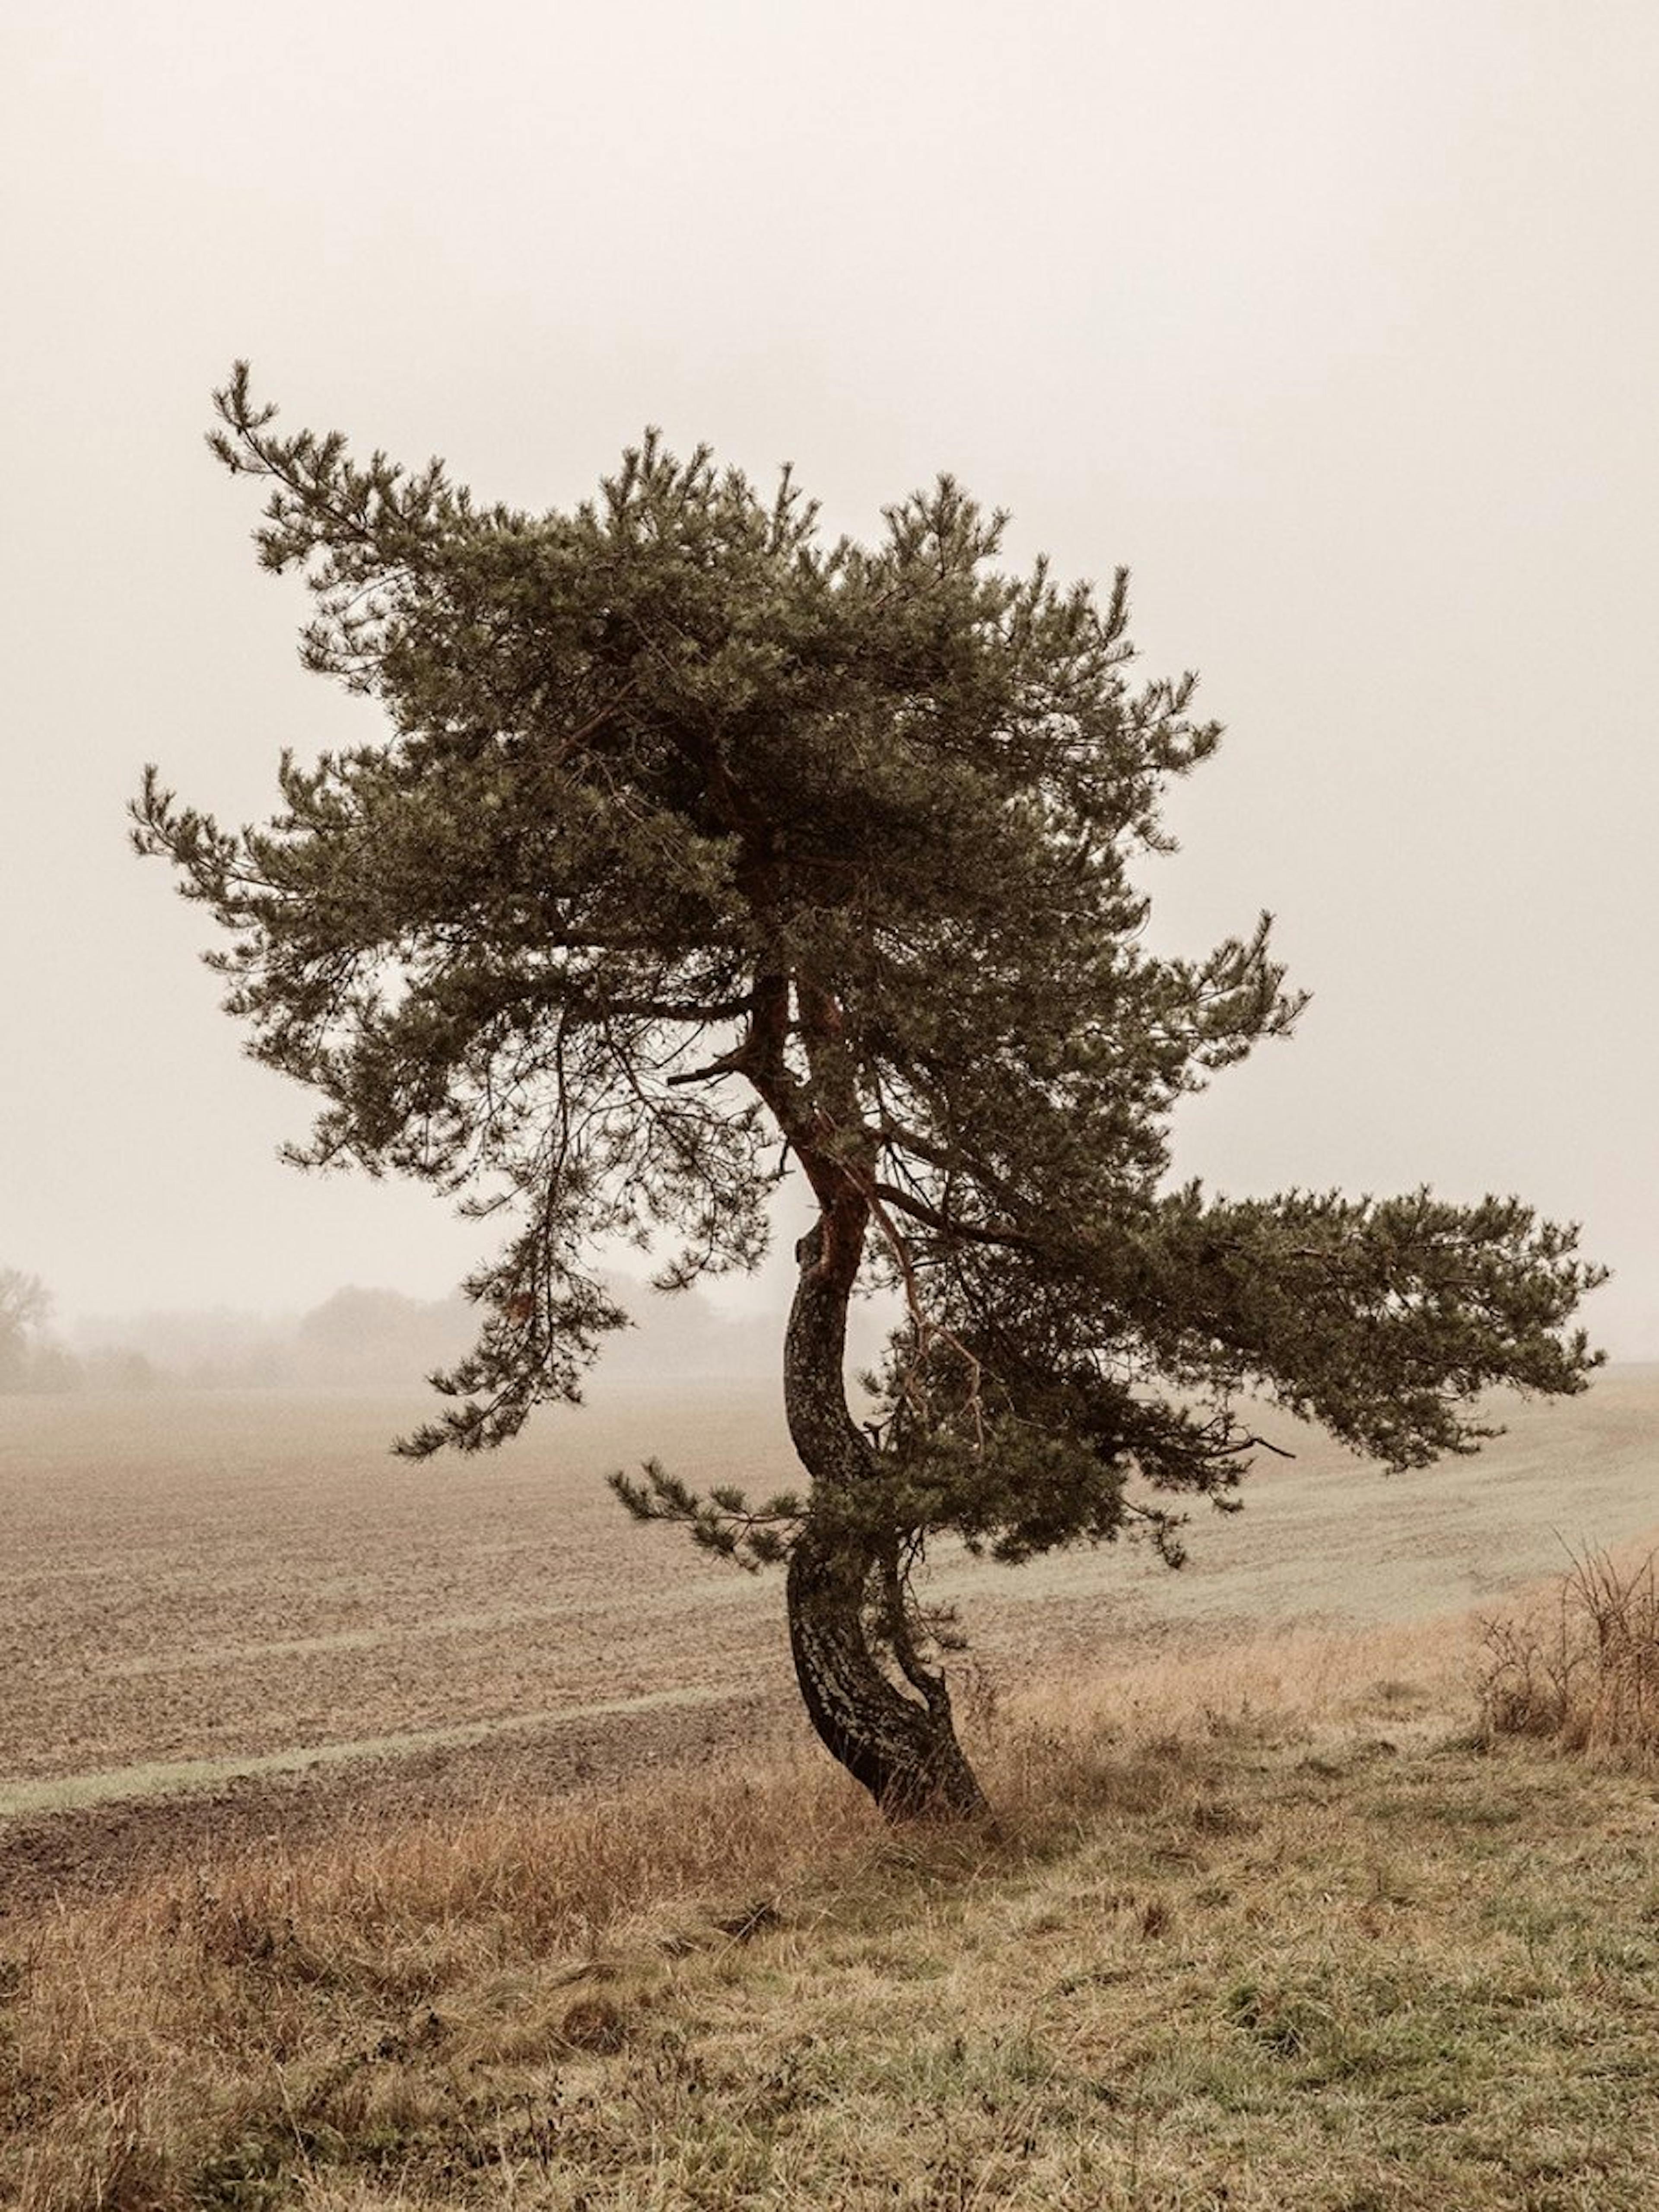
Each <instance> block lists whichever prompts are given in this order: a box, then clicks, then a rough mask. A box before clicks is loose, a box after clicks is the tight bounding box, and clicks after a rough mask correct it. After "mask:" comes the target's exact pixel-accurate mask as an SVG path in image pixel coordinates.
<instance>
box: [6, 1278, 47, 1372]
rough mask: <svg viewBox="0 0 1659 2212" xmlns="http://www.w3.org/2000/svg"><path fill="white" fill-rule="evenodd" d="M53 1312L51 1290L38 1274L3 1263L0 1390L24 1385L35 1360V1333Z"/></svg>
mask: <svg viewBox="0 0 1659 2212" xmlns="http://www.w3.org/2000/svg"><path fill="white" fill-rule="evenodd" d="M51 1313H52V1292H51V1291H49V1290H48V1289H47V1288H46V1285H45V1284H44V1283H43V1282H42V1281H41V1279H40V1277H39V1275H30V1274H26V1273H24V1272H23V1270H22V1269H21V1267H0V1390H17V1389H23V1388H24V1387H25V1386H26V1385H27V1382H28V1380H29V1377H30V1372H31V1369H32V1366H33V1357H34V1346H33V1341H32V1340H33V1334H34V1333H35V1332H36V1331H38V1330H39V1328H40V1326H41V1324H42V1323H43V1322H46V1320H48V1319H49V1318H50V1316H51Z"/></svg>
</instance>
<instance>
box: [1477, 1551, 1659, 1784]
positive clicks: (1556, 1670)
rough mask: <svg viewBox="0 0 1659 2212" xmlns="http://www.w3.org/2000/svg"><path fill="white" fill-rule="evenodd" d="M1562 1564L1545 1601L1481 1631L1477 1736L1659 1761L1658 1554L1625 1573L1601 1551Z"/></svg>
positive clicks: (1490, 1623)
mask: <svg viewBox="0 0 1659 2212" xmlns="http://www.w3.org/2000/svg"><path fill="white" fill-rule="evenodd" d="M1568 1558H1569V1559H1570V1560H1571V1566H1570V1568H1569V1571H1567V1573H1565V1575H1563V1576H1562V1577H1561V1578H1560V1580H1559V1583H1557V1584H1556V1585H1555V1588H1554V1589H1553V1591H1552V1593H1551V1594H1550V1595H1549V1597H1548V1599H1547V1601H1544V1602H1542V1603H1541V1604H1540V1605H1538V1606H1535V1607H1534V1608H1533V1609H1532V1610H1531V1611H1530V1612H1528V1613H1522V1614H1520V1615H1516V1616H1512V1617H1510V1618H1509V1619H1506V1620H1487V1621H1485V1622H1483V1623H1482V1624H1481V1658H1480V1666H1479V1671H1478V1675H1477V1682H1476V1687H1477V1690H1478V1692H1479V1695H1480V1718H1481V1726H1482V1729H1483V1732H1484V1733H1485V1735H1486V1736H1487V1737H1488V1738H1489V1739H1490V1738H1492V1737H1496V1736H1500V1735H1530V1736H1541V1737H1548V1738H1552V1739H1553V1740H1554V1741H1557V1742H1559V1743H1560V1744H1561V1745H1562V1746H1563V1747H1564V1748H1565V1749H1567V1750H1570V1751H1592V1752H1604V1753H1610V1754H1612V1755H1614V1756H1616V1757H1619V1758H1620V1759H1629V1760H1631V1761H1632V1762H1634V1763H1636V1764H1638V1765H1647V1764H1650V1763H1651V1762H1654V1761H1656V1760H1659V1570H1656V1562H1659V1553H1656V1552H1650V1553H1648V1554H1647V1556H1646V1557H1645V1559H1641V1560H1639V1561H1638V1563H1637V1564H1636V1565H1633V1566H1621V1565H1620V1564H1619V1562H1618V1561H1617V1560H1616V1559H1613V1556H1612V1555H1611V1553H1607V1552H1584V1553H1576V1552H1571V1551H1570V1552H1569V1553H1568Z"/></svg>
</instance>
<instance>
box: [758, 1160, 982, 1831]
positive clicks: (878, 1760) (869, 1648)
mask: <svg viewBox="0 0 1659 2212" xmlns="http://www.w3.org/2000/svg"><path fill="white" fill-rule="evenodd" d="M837 1211H838V1209H837V1208H836V1207H834V1206H832V1207H830V1208H829V1209H828V1210H827V1212H826V1215H825V1218H824V1221H823V1224H822V1225H820V1227H818V1228H817V1229H815V1230H813V1231H812V1232H811V1235H810V1236H808V1237H805V1238H803V1240H802V1241H801V1243H799V1245H798V1246H797V1247H796V1254H795V1256H796V1258H797V1260H798V1261H799V1264H800V1275H799V1281H798V1282H797V1285H796V1288H795V1297H794V1303H793V1307H792V1308H791V1310H790V1316H789V1328H788V1334H787V1337H786V1340H785V1348H784V1403H785V1407H786V1410H787V1414H788V1419H789V1432H790V1435H791V1437H792V1438H793V1442H794V1445H795V1449H796V1450H797V1451H798V1452H799V1455H800V1458H801V1462H802V1464H803V1465H804V1466H805V1468H806V1470H807V1472H808V1473H809V1474H811V1477H812V1484H813V1497H814V1506H813V1510H812V1513H811V1517H810V1518H809V1520H808V1521H807V1522H806V1525H805V1528H803V1529H802V1531H801V1533H800V1535H799V1537H798V1538H797V1540H796V1543H795V1547H794V1550H793V1553H792V1554H791V1557H790V1561H789V1572H788V1579H787V1602H788V1608H789V1640H790V1645H791V1649H792V1650H793V1654H794V1661H795V1676H796V1680H798V1681H799V1684H800V1692H801V1696H802V1698H803V1699H805V1705H806V1710H807V1712H808V1714H809V1715H810V1716H811V1722H812V1725H813V1727H814V1728H815V1729H817V1732H818V1735H819V1736H820V1737H821V1738H822V1740H823V1743H824V1745H825V1747H827V1748H828V1750H829V1752H830V1753H831V1754H832V1755H833V1756H834V1757H835V1758H836V1759H839V1760H840V1762H841V1764H842V1765H843V1766H844V1767H845V1768H846V1769H847V1771H848V1773H849V1774H851V1775H853V1776H854V1778H855V1779H856V1780H858V1781H859V1782H861V1783H862V1784H864V1787H865V1788H866V1790H868V1791H869V1792H870V1794H871V1796H872V1797H873V1798H874V1799H875V1801H876V1802H877V1803H878V1805H879V1806H880V1807H881V1809H882V1811H883V1812H884V1813H885V1814H887V1815H888V1817H889V1818H890V1819H893V1820H902V1819H908V1818H914V1817H915V1816H917V1815H922V1814H931V1815H935V1816H944V1817H946V1818H957V1819H962V1818H966V1817H969V1816H970V1815H973V1814H980V1813H984V1812H986V1811H987V1810H988V1809H989V1808H988V1807H987V1803H986V1799H985V1795H984V1792H983V1791H982V1790H981V1788H980V1786H979V1783H978V1781H977V1780H976V1779H975V1775H974V1771H973V1769H972V1767H971V1766H970V1765H969V1763H968V1760H967V1758H966V1756H965V1755H964V1753H963V1750H962V1747H961V1746H960V1745H959V1744H958V1743H957V1737H956V1729H955V1728H954V1726H953V1724H952V1722H951V1699H950V1695H949V1692H948V1691H947V1690H946V1688H945V1678H944V1676H943V1675H942V1674H934V1673H933V1672H932V1671H930V1670H929V1669H927V1668H924V1667H923V1666H922V1665H921V1662H920V1661H919V1660H918V1658H917V1657H916V1656H915V1652H914V1650H912V1648H911V1646H910V1643H909V1638H908V1634H907V1633H906V1630H905V1626H904V1623H903V1620H902V1614H901V1612H900V1609H899V1607H898V1604H897V1584H896V1552H895V1549H894V1547H893V1543H892V1541H890V1539H885V1538H884V1534H883V1533H882V1532H881V1531H880V1530H879V1529H878V1528H869V1527H867V1526H866V1525H864V1524H862V1523H861V1522H860V1516H859V1515H858V1513H857V1510H856V1502H857V1492H858V1489H859V1487H860V1485H861V1484H864V1483H866V1482H867V1481H869V1480H871V1478H872V1476H873V1475H874V1474H875V1471H876V1470H875V1458H874V1453H873V1451H872V1447H871V1444H870V1442H869V1439H868V1438H867V1437H865V1436H864V1435H863V1434H862V1433H861V1432H860V1430H859V1429H858V1428H857V1427H856V1426H855V1425H854V1420H853V1417H852V1415H851V1413H849V1412H848V1406H847V1388H846V1381H845V1376H844V1371H843V1363H844V1360H845V1356H846V1345H847V1305H848V1296H849V1291H850V1280H851V1271H850V1268H849V1267H847V1266H845V1265H838V1264H837V1260H836V1248H837V1246H840V1247H841V1248H842V1252H843V1253H844V1251H845V1248H846V1245H847V1243H848V1239H849V1238H851V1239H853V1240H854V1241H855V1242H860V1241H861V1238H862V1233H863V1227H864V1222H863V1212H862V1207H861V1206H858V1205H856V1204H855V1203H854V1204H851V1205H849V1207H848V1212H855V1213H856V1215H857V1218H856V1220H854V1219H850V1218H842V1219H840V1220H838V1219H837V1218H836V1213H837ZM854 1264H855V1257H854ZM843 1278H845V1279H843ZM838 1505H843V1506H845V1507H846V1508H848V1510H847V1511H846V1512H845V1513H838V1512H837V1510H836V1508H837V1506H838ZM884 1649H885V1650H888V1651H890V1653H891V1654H892V1656H893V1660H894V1663H895V1664H896V1667H897V1668H898V1669H899V1671H900V1672H901V1673H902V1674H903V1676H904V1677H905V1680H906V1681H907V1683H908V1686H909V1687H908V1690H907V1689H902V1688H901V1687H900V1686H899V1685H898V1684H897V1683H896V1681H895V1680H893V1679H892V1677H891V1675H890V1674H889V1673H888V1672H887V1671H886V1670H885V1669H884V1667H883V1665H882V1663H881V1658H880V1656H879V1655H880V1653H881V1652H882V1650H884ZM911 1691H914V1692H915V1693H916V1694H915V1695H912V1694H910V1692H911Z"/></svg>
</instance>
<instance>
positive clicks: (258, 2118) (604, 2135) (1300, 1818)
mask: <svg viewBox="0 0 1659 2212" xmlns="http://www.w3.org/2000/svg"><path fill="white" fill-rule="evenodd" d="M1464 1656H1465V1645H1464V1642H1463V1639H1462V1637H1461V1635H1459V1634H1458V1633H1457V1632H1455V1630H1454V1629H1450V1628H1447V1629H1438V1630H1433V1629H1431V1630H1425V1629H1423V1628H1421V1627H1417V1628H1413V1629H1410V1630H1401V1629H1395V1630H1391V1631H1389V1630H1374V1631H1371V1632H1351V1633H1350V1634H1348V1635H1346V1636H1340V1635H1339V1636H1334V1637H1328V1638H1319V1637H1316V1636H1313V1635H1310V1634H1305V1633H1304V1635H1302V1636H1299V1637H1296V1638H1288V1639H1285V1640H1284V1641H1283V1642H1280V1643H1278V1644H1273V1643H1257V1644H1253V1645H1249V1646H1243V1647H1240V1646H1234V1647H1229V1646H1226V1645H1223V1644H1216V1645H1214V1646H1213V1647H1212V1650H1210V1652H1209V1653H1208V1655H1207V1656H1204V1657H1200V1658H1185V1659H1182V1658H1175V1657H1166V1658H1164V1659H1162V1660H1158V1659H1151V1660H1146V1661H1143V1662H1140V1663H1139V1665H1138V1666H1136V1667H1133V1668H1130V1669H1129V1670H1128V1671H1127V1673H1126V1674H1124V1675H1122V1676H1120V1677H1119V1678H1117V1679H1116V1680H1114V1681H1112V1682H1110V1683H1102V1682H1098V1681H1097V1682H1094V1683H1083V1682H1079V1680H1076V1679H1075V1678H1073V1680H1072V1681H1071V1683H1070V1684H1069V1686H1065V1687H1061V1686H1057V1685H1054V1684H1045V1685H1042V1686H1040V1687H1039V1688H1038V1689H1037V1691H1036V1692H1034V1693H1033V1694H1032V1695H1031V1696H1030V1697H1029V1698H1028V1699H1022V1700H1018V1701H1015V1702H1014V1703H1013V1704H1012V1705H1010V1706H1007V1707H1005V1708H1003V1709H1002V1710H1000V1711H997V1710H994V1709H991V1708H988V1707H987V1708H985V1709H982V1710H981V1711H978V1712H977V1713H976V1714H975V1717H974V1729H973V1733H974V1738H975V1750H976V1753H978V1755H979V1757H980V1759H981V1762H982V1765H983V1768H984V1771H985V1772H986V1774H987V1778H988V1779H989V1780H990V1782H991V1784H992V1787H993V1790H994V1794H995V1796H996V1799H997V1802H998V1803H999V1806H1000V1822H999V1824H998V1826H997V1827H996V1828H995V1829H994V1830H992V1831H987V1832H973V1833H957V1834H954V1835H951V1834H939V1833H933V1834H927V1833H922V1834H916V1833H908V1834H902V1835H894V1834H891V1833H884V1832H882V1831H881V1830H880V1829H879V1827H878V1824H877V1823H876V1822H875V1820H873V1818H872V1815H871V1814H870V1813H869V1812H868V1809H867V1808H866V1805H865V1804H864V1802H862V1800H861V1799H860V1796H859V1795H858V1793H857V1792H855V1791H854V1790H851V1789H850V1788H849V1787H848V1786H847V1785H845V1784H843V1783H842V1780H841V1778H839V1777H837V1776H836V1775H835V1774H834V1773H833V1772H832V1771H829V1768H828V1766H827V1765H826V1764H825V1763H824V1762H822V1761H819V1760H816V1759H814V1760H811V1761H808V1760H805V1759H800V1758H795V1759H789V1758H784V1759H774V1760H772V1761H770V1762H766V1763H756V1764H751V1765H742V1764H739V1765H738V1766H737V1767H736V1768H735V1769H734V1770H728V1771H722V1772H721V1773H720V1774H719V1775H709V1774H707V1773H703V1774H691V1773H680V1774H678V1775H674V1776H670V1777H667V1778H659V1779H657V1780H655V1781H653V1782H645V1783H641V1784H635V1785H634V1786H632V1787H630V1788H626V1789H618V1790H611V1791H606V1792H598V1793H595V1792H587V1793H580V1794H578V1795H577V1796H574V1798H571V1799H568V1800H566V1801H564V1802H552V1803H549V1802H544V1803H541V1804H539V1805H536V1804H532V1803H530V1802H522V1801H519V1802H513V1801H508V1800H503V1801H501V1802H497V1803H495V1804H494V1805H490V1806H477V1807H475V1808H472V1809H471V1810H470V1811H467V1812H464V1813H457V1812H455V1811H453V1809H451V1810H446V1809H444V1808H429V1809H428V1813H427V1814H425V1815H424V1816H422V1817H419V1818H409V1817H404V1818H402V1819H400V1820H397V1821H396V1822H393V1823H392V1824H391V1825H389V1826H386V1825H377V1824H376V1823H374V1821H373V1820H367V1819H365V1820H359V1821H357V1822H356V1824H355V1825H350V1824H348V1825H344V1826H342V1827H341V1828H340V1829H339V1830H338V1831H337V1832H336V1833H334V1834H333V1835H331V1836H330V1837H328V1838H324V1839H319V1840H318V1841H315V1842H313V1844H309V1845H307V1846H306V1847H304V1848H301V1849H298V1850H284V1849H281V1848H273V1847H272V1846H270V1844H264V1845H262V1846H261V1847H259V1848H258V1849H252V1850H250V1849H246V1848H244V1849H240V1850H239V1849H229V1848H219V1849H217V1850H214V1849H207V1850H202V1851H200V1852H198V1853H197V1854H196V1855H194V1856H192V1857H189V1858H187V1859H180V1860H179V1862H178V1863H175V1864H174V1865H173V1866H172V1867H170V1868H168V1869H166V1870H164V1871H160V1872H157V1873H155V1874H152V1875H149V1876H148V1877H146V1878H144V1879H142V1880H138V1881H133V1882H131V1883H129V1884H128V1885H126V1886H125V1887H123V1888H121V1889H120V1890H118V1892H117V1893H114V1894H112V1895H110V1896H107V1897H106V1898H103V1899H96V1900H92V1901H82V1902H80V1903H78V1904H75V1903H71V1904H70V1905H58V1906H55V1907H52V1906H44V1905H43V1906H40V1907H38V1908H37V1909H35V1910H34V1911H31V1912H27V1913H25V1914H22V1915H21V1916H19V1917H16V1918H15V1919H14V1920H13V1921H12V1922H11V1923H9V1924H7V1925H5V1926H4V1927H3V1929H0V2201H3V2202H5V2203H8V2204H15V2206H16V2207H17V2208H18V2212H83V2208H89V2207H93V2206H100V2207H104V2208H107V2212H190V2208H202V2207H222V2208H249V2207H256V2208H264V2212H277V2208H286V2207H295V2208H301V2212H439V2208H442V2207H455V2206H472V2205H478V2206H483V2205H513V2206H520V2207H523V2208H525V2212H684V2208H692V2207H698V2208H708V2212H722V2209H723V2208H728V2207H755V2208H761V2207H771V2208H790V2212H806V2209H807V2208H816V2207H820V2206H834V2207H840V2206H846V2207H848V2208H852V2212H874V2209H875V2208H877V2207H890V2206H895V2205H897V2206H904V2207H910V2208H914V2212H969V2208H978V2207H983V2206H992V2205H996V2206H1006V2207H1011V2208H1013V2207H1018V2208H1026V2209H1027V2212H1036V2208H1047V2207H1059V2208H1062V2212H1085V2208H1087V2212H1101V2208H1122V2212H1152V2208H1158V2212H1195V2208H1200V2207H1203V2208H1210V2212H1214V2209H1215V2208H1225V2212H1281V2208H1285V2207H1289V2206H1294V2207H1297V2208H1298V2212H1395V2208H1416V2209H1417V2212H1449V2208H1455V2212H1498V2208H1514V2212H1647V2209H1648V2208H1650V2207H1651V2205H1652V2203H1653V2202H1654V2195H1653V2188H1654V2183H1653V2176H1654V2173H1655V2172H1656V2171H1659V2127H1656V2116H1659V1788H1656V1784H1655V1781H1654V1779H1653V1778H1652V1777H1651V1776H1648V1777H1646V1778H1644V1777H1643V1776H1642V1775H1641V1774H1639V1773H1629V1772H1621V1771H1617V1770H1614V1769H1611V1768H1607V1767H1602V1766H1597V1765H1584V1764H1582V1763H1578V1762H1575V1761H1572V1760H1569V1759H1564V1758H1562V1757H1560V1756H1559V1755H1557V1754H1555V1753H1552V1752H1550V1751H1548V1750H1546V1749H1542V1748H1540V1747H1537V1746H1535V1745H1533V1744H1528V1743H1521V1744H1513V1745H1510V1744H1498V1745H1497V1746H1492V1747H1484V1746H1482V1745H1480V1743H1478V1742H1477V1741H1475V1740H1474V1738H1473V1737H1472V1736H1471V1735H1470V1733H1469V1731H1468V1710H1467V1708H1468V1683H1467V1679H1466V1677H1465V1675H1464V1674H1463V1672H1462V1663H1463V1659H1464ZM1460 1714H1461V1720H1460Z"/></svg>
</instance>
